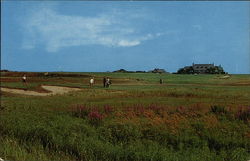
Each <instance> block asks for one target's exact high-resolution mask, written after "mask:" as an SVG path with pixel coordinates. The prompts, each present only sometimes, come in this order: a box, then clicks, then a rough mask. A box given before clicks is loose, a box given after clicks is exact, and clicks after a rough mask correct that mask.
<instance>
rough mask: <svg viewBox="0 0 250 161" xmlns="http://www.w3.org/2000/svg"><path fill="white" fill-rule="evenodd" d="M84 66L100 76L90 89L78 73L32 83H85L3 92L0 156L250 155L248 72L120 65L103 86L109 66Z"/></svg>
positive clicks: (169, 158) (242, 160) (194, 159)
mask: <svg viewBox="0 0 250 161" xmlns="http://www.w3.org/2000/svg"><path fill="white" fill-rule="evenodd" d="M87 74H89V75H95V76H97V79H99V82H98V83H97V84H96V87H95V88H93V89H89V88H88V87H87V86H82V85H83V84H84V83H82V82H84V81H86V82H87V79H86V80H84V79H83V78H72V79H70V77H68V78H63V79H56V78H49V79H51V81H43V80H42V79H44V78H39V79H40V80H37V81H34V82H32V83H34V84H36V83H37V84H38V85H39V83H46V82H47V83H48V82H49V83H51V84H54V85H55V84H61V85H67V86H78V85H79V86H81V88H83V89H84V90H83V91H79V92H74V93H69V94H66V95H58V96H48V97H32V96H20V95H12V94H8V93H2V95H1V109H0V141H1V146H0V157H1V158H4V159H6V160H25V161H26V160H121V161H126V160H128V161H129V160H138V161H139V160H166V161H178V160H180V161H198V160H199V161H200V160H202V161H222V160H225V161H227V160H230V161H234V160H235V161H246V160H248V159H250V148H249V147H250V128H249V127H250V122H249V115H250V109H249V107H250V100H249V98H250V92H249V91H250V87H249V86H247V85H245V86H242V85H239V86H237V85H236V84H237V83H239V82H245V81H246V80H248V77H246V76H244V75H243V76H235V78H234V76H233V77H232V80H228V81H227V80H226V81H225V80H220V79H219V80H217V79H216V77H217V76H212V75H204V77H203V76H193V77H192V78H191V76H183V75H181V76H178V75H176V76H175V75H166V79H167V78H168V82H166V81H165V83H166V84H163V85H159V84H157V80H158V78H155V77H153V76H154V75H147V74H144V75H143V74H137V75H134V74H127V75H122V74H120V73H118V74H112V75H110V76H111V77H112V79H113V80H114V82H115V83H113V85H112V86H111V88H109V89H103V88H102V87H101V79H102V76H103V75H109V74H110V73H85V75H87ZM157 76H158V75H157ZM98 77H99V78H98ZM184 78H185V80H182V79H184ZM137 79H138V80H139V81H138V80H137ZM142 79H143V80H142ZM190 79H193V80H190ZM174 80H176V82H175V83H174ZM170 82H172V83H170ZM5 83H6V84H5V86H10V84H9V83H13V82H5ZM17 83H19V82H14V83H13V84H17ZM32 83H31V84H32ZM77 83H80V84H77ZM202 84H204V85H202ZM230 84H233V85H230ZM20 86H21V85H20ZM34 87H36V86H35V85H34ZM31 89H34V90H35V88H31Z"/></svg>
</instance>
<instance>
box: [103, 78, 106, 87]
mask: <svg viewBox="0 0 250 161" xmlns="http://www.w3.org/2000/svg"><path fill="white" fill-rule="evenodd" d="M106 83H107V79H106V78H105V77H104V78H103V87H106Z"/></svg>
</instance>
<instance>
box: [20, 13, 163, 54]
mask: <svg viewBox="0 0 250 161" xmlns="http://www.w3.org/2000/svg"><path fill="white" fill-rule="evenodd" d="M124 16H126V15H123V14H121V13H119V14H117V15H114V14H102V15H98V16H95V17H84V16H72V15H62V14H59V13H57V12H55V11H54V10H52V9H46V8H45V9H41V10H39V11H37V12H35V13H33V14H32V16H30V17H28V18H27V21H25V23H24V30H25V31H26V32H25V34H24V40H23V46H22V47H23V48H24V49H32V48H35V47H37V46H38V45H41V44H42V45H44V46H45V48H46V50H47V51H48V52H56V51H58V50H59V49H61V48H63V47H70V46H81V45H90V44H96V45H104V46H108V47H109V46H112V47H131V46H136V45H140V44H141V43H142V42H143V41H146V40H150V39H153V38H155V37H158V36H161V35H163V34H162V33H156V34H151V33H148V34H140V31H139V29H138V28H137V27H135V26H133V24H132V23H130V21H129V16H126V20H127V22H126V21H123V17H124ZM140 16H141V15H140ZM137 17H138V16H133V17H131V19H136V18H137ZM138 20H139V19H138Z"/></svg>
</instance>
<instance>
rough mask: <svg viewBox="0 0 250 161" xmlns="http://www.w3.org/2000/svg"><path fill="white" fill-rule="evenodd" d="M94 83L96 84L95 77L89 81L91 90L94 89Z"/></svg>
mask: <svg viewBox="0 0 250 161" xmlns="http://www.w3.org/2000/svg"><path fill="white" fill-rule="evenodd" d="M94 83H95V81H94V77H93V78H91V79H90V80H89V86H90V88H92V87H93V86H94Z"/></svg>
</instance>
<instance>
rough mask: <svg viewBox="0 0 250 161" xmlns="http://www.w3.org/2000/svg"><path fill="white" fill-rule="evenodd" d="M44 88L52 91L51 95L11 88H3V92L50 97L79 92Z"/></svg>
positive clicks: (62, 88) (45, 86)
mask: <svg viewBox="0 0 250 161" xmlns="http://www.w3.org/2000/svg"><path fill="white" fill-rule="evenodd" d="M42 88H44V89H46V90H48V91H51V92H49V93H39V92H35V91H28V90H23V89H11V88H4V87H1V91H4V92H9V93H14V94H24V95H31V96H49V95H56V94H64V93H68V92H71V91H79V90H81V89H79V88H70V87H60V86H47V85H42Z"/></svg>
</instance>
